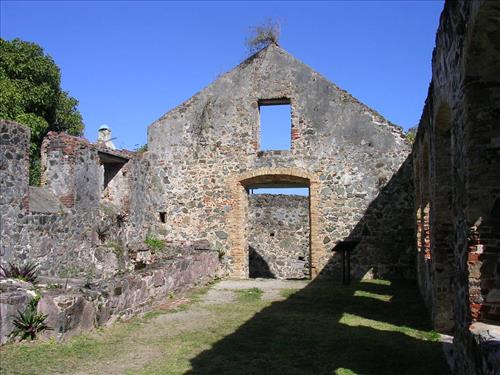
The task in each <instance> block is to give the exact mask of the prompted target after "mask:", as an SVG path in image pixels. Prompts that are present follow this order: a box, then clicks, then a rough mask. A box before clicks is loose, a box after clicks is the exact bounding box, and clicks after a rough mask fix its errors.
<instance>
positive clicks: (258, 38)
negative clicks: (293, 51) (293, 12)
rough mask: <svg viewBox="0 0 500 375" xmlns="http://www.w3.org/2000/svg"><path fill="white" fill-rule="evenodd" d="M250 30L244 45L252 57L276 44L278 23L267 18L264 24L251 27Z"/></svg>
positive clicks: (279, 28) (279, 30)
mask: <svg viewBox="0 0 500 375" xmlns="http://www.w3.org/2000/svg"><path fill="white" fill-rule="evenodd" d="M250 30H251V31H250V35H249V36H248V38H247V39H246V40H245V45H246V47H247V49H248V52H249V54H251V55H253V54H254V53H257V52H259V51H260V50H261V49H263V48H266V47H267V46H268V45H270V44H272V43H274V44H278V40H279V37H280V33H281V25H280V23H279V22H278V21H275V20H273V19H271V18H269V19H268V20H267V21H266V22H264V23H262V24H261V25H258V26H255V27H252V28H251V29H250Z"/></svg>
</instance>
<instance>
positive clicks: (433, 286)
mask: <svg viewBox="0 0 500 375" xmlns="http://www.w3.org/2000/svg"><path fill="white" fill-rule="evenodd" d="M499 19H500V4H499V3H498V2H495V1H449V2H447V3H446V5H445V8H444V11H443V13H442V15H441V20H440V26H439V29H438V32H437V36H436V48H435V50H434V53H433V59H432V73H433V75H432V82H431V85H430V87H429V94H428V97H427V100H426V104H425V107H424V110H423V115H422V118H421V121H420V124H419V128H418V133H417V139H416V141H415V145H414V147H413V151H412V158H413V164H414V181H415V192H416V194H415V209H414V216H415V220H416V222H417V229H416V232H415V235H416V238H415V243H416V244H417V250H418V251H417V264H418V280H419V285H420V289H421V292H422V295H423V296H424V299H425V301H426V303H427V305H428V306H429V309H430V312H431V317H432V319H433V322H434V325H435V327H436V328H437V329H439V330H443V331H452V332H453V335H454V349H455V350H454V354H455V372H456V373H458V374H497V373H498V371H499V369H500V329H499V322H500V271H499V270H500V214H499V212H500V211H499V210H498V207H500V203H499V202H500V190H499V186H500V185H499V184H500V169H499V168H498V166H499V165H500V130H499V127H498V114H499V113H500V99H499V98H500V76H499V72H500V49H499V43H498V41H499V40H500V27H499V24H498V20H499ZM451 307H452V308H451Z"/></svg>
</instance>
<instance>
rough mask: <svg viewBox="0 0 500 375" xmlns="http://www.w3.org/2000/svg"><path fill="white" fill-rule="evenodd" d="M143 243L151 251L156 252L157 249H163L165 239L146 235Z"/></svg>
mask: <svg viewBox="0 0 500 375" xmlns="http://www.w3.org/2000/svg"><path fill="white" fill-rule="evenodd" d="M144 243H145V244H146V245H148V247H149V250H151V252H153V253H156V252H159V251H163V250H164V249H165V241H163V240H160V239H159V238H156V237H153V236H151V235H148V236H147V237H146V239H145V240H144Z"/></svg>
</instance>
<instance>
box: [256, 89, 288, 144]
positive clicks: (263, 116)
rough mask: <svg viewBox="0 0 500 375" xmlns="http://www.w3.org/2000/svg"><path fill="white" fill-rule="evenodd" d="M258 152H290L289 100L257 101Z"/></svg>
mask: <svg viewBox="0 0 500 375" xmlns="http://www.w3.org/2000/svg"><path fill="white" fill-rule="evenodd" d="M259 113H260V150H261V151H269V150H290V148H291V146H292V134H291V133H292V108H291V104H290V99H287V98H281V99H263V100H259Z"/></svg>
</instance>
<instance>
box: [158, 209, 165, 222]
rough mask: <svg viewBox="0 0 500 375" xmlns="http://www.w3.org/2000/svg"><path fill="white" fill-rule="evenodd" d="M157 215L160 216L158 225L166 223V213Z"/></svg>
mask: <svg viewBox="0 0 500 375" xmlns="http://www.w3.org/2000/svg"><path fill="white" fill-rule="evenodd" d="M159 214H160V223H166V218H167V216H166V215H167V213H166V212H159Z"/></svg>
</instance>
